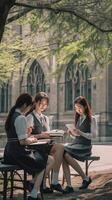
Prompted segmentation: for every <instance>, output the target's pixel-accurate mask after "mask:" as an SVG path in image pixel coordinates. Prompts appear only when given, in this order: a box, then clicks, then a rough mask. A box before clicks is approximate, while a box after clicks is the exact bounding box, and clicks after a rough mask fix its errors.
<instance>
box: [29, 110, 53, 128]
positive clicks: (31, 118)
mask: <svg viewBox="0 0 112 200" xmlns="http://www.w3.org/2000/svg"><path fill="white" fill-rule="evenodd" d="M33 114H34V115H35V117H36V118H37V119H38V120H39V121H40V123H42V121H41V118H42V119H43V120H44V123H45V124H46V129H47V131H50V125H49V118H48V117H47V116H45V115H43V114H42V113H41V114H38V113H37V112H36V111H35V110H34V111H33ZM45 118H46V119H45ZM26 119H27V126H28V127H33V126H34V118H33V116H32V114H29V115H27V116H26Z"/></svg>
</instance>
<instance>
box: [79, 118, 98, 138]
mask: <svg viewBox="0 0 112 200" xmlns="http://www.w3.org/2000/svg"><path fill="white" fill-rule="evenodd" d="M80 132H81V135H82V136H83V137H85V138H87V139H89V140H91V139H92V138H94V137H96V136H97V135H98V124H97V119H96V117H95V116H92V119H91V133H84V132H82V131H80Z"/></svg>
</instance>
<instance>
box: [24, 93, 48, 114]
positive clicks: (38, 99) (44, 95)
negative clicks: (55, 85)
mask: <svg viewBox="0 0 112 200" xmlns="http://www.w3.org/2000/svg"><path fill="white" fill-rule="evenodd" d="M43 99H46V100H47V104H49V96H48V95H47V93H45V92H38V93H37V94H36V96H35V98H34V104H33V106H32V108H31V109H30V111H29V112H28V113H27V114H26V115H28V114H30V113H31V112H33V110H35V103H37V102H41V101H42V100H43Z"/></svg>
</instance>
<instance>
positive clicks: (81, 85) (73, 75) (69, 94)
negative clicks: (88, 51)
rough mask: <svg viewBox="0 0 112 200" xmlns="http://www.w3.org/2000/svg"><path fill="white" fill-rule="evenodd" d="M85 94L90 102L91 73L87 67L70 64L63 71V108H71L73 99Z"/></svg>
mask: <svg viewBox="0 0 112 200" xmlns="http://www.w3.org/2000/svg"><path fill="white" fill-rule="evenodd" d="M79 95H83V96H85V97H86V98H87V99H88V101H89V103H91V73H90V71H89V69H88V68H87V67H83V66H80V67H79V66H76V65H75V64H71V65H70V66H68V67H67V69H66V72H65V110H66V111H67V110H68V111H70V110H72V109H73V101H74V99H75V98H76V97H77V96H79Z"/></svg>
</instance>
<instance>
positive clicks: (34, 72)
mask: <svg viewBox="0 0 112 200" xmlns="http://www.w3.org/2000/svg"><path fill="white" fill-rule="evenodd" d="M27 91H28V93H30V94H31V95H32V96H35V94H36V93H37V92H39V91H45V76H44V73H43V70H42V68H41V67H40V65H39V63H38V62H37V61H36V60H34V62H33V63H32V65H31V67H30V70H29V73H28V76H27Z"/></svg>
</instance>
